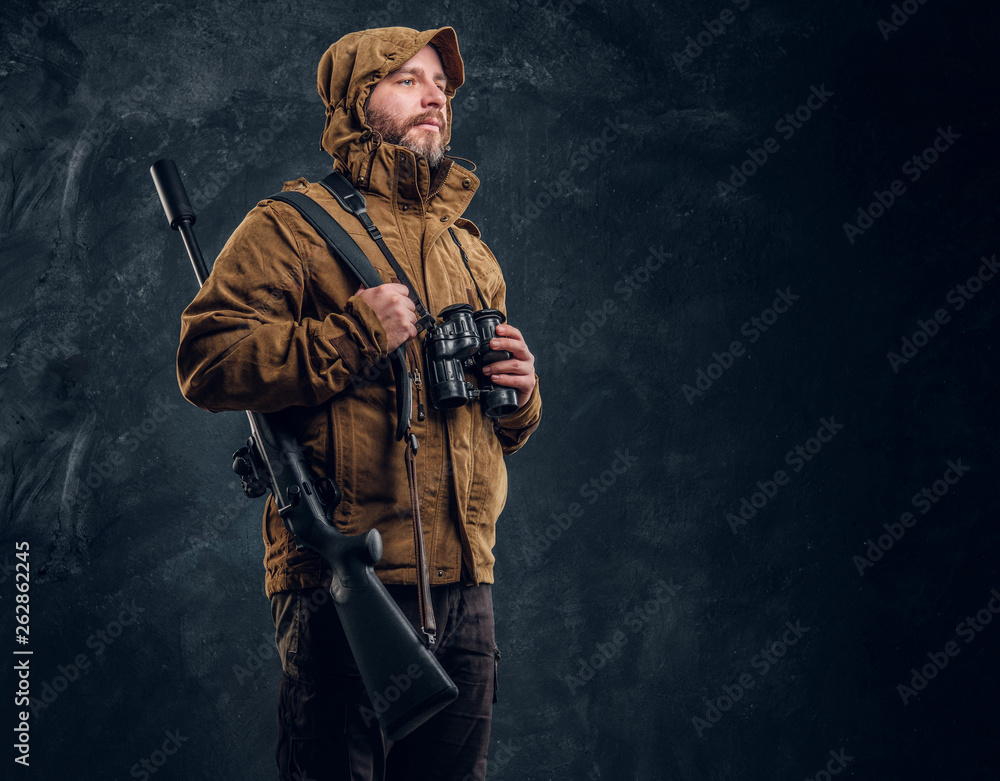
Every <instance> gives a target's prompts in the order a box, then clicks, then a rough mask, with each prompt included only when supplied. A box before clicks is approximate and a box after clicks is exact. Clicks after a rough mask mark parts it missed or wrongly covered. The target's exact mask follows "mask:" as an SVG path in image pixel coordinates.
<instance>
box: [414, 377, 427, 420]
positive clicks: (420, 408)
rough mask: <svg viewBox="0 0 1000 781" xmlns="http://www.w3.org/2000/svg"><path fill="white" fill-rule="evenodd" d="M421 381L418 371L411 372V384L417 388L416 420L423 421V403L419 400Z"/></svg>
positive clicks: (424, 416)
mask: <svg viewBox="0 0 1000 781" xmlns="http://www.w3.org/2000/svg"><path fill="white" fill-rule="evenodd" d="M422 384H423V383H421V381H420V372H417V371H415V372H413V385H414V387H415V388H416V389H417V420H419V421H423V420H424V418H426V417H427V416H426V415H425V414H424V405H423V403H422V402H421V401H420V388H421V386H422Z"/></svg>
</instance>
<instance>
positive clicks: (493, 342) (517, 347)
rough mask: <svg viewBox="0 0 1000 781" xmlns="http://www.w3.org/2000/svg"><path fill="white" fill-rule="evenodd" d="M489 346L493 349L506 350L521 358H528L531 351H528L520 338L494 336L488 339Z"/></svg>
mask: <svg viewBox="0 0 1000 781" xmlns="http://www.w3.org/2000/svg"><path fill="white" fill-rule="evenodd" d="M490 347H492V348H493V349H494V350H507V351H509V352H512V353H514V355H516V356H517V357H518V358H521V359H523V360H529V359H530V358H531V357H532V356H531V353H530V352H528V345H526V344H525V343H524V340H522V339H508V338H506V337H495V338H493V339H490Z"/></svg>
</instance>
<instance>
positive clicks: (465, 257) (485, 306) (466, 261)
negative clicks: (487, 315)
mask: <svg viewBox="0 0 1000 781" xmlns="http://www.w3.org/2000/svg"><path fill="white" fill-rule="evenodd" d="M448 233H450V234H451V240H452V241H453V242H455V246H456V247H458V251H459V252H460V253H462V262H463V263H464V264H465V268H466V270H468V272H469V276H470V277H472V284H473V285H475V286H476V293H477V294H478V295H479V300H480V302H481V303H482V305H483V309H490V308H491V307H490V305H489V304H487V303H486V299H485V298H483V291H482V290H480V289H479V283H478V282H476V278H475V277H473V276H472V268H471V267H470V266H469V256H468V255H466V254H465V250H464V249H463V248H462V245H461V244H459V243H458V236H456V235H455V231H453V230H452V229H451V228H448Z"/></svg>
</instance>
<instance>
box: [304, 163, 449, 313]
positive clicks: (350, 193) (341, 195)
mask: <svg viewBox="0 0 1000 781" xmlns="http://www.w3.org/2000/svg"><path fill="white" fill-rule="evenodd" d="M320 184H321V185H323V187H324V188H326V190H327V191H328V192H329V193H330V195H332V196H333V197H334V198H336V199H337V203H339V204H340V205H341V206H342V207H343V208H344V209H345V210H346V211H349V212H350V213H351V214H353V215H354V216H355V217H357V218H358V221H359V222H360V223H361V225H362V226H363V227H364V229H365V230H366V231H368V235H369V236H371V237H372V241H374V242H375V244H376V246H377V247H378V248H379V251H380V252H381V253H382V254H383V255H384V256H385V259H386V261H387V262H388V263H389V266H390V268H392V270H393V272H395V274H396V278H397V279H398V280H399V281H400V282H401V283H402V284H403V285H405V286H406V289H407V290H408V291H409V296H410V300H411V301H412V302H413V305H414V307H416V310H417V318H418V319H417V331H418V332H420V331H426V330H427V329H428V328H430V327H431V326H433V325H434V316H433V315H432V314H431V313H430V312H428V311H427V307H425V306H424V302H423V301H421V300H420V296H419V295H418V294H417V291H416V288H414V287H413V283H412V282H410V278H409V277H408V276H407V275H406V272H405V271H403V268H402V267H401V266H400V265H399V263H397V262H396V258H395V257H393V254H392V252H390V251H389V247H387V246H386V243H385V240H384V239H383V238H382V232H381V231H380V230H379V229H378V226H377V225H375V223H374V222H372V218H371V217H369V216H368V207H367V206H366V205H365V198H364V196H363V195H362V194H361V193H360V192H358V190H357V189H356V188H355V187H354V185H353V184H351V183H350V182H349V181H348V180H347V178H346V177H345V176H344V175H343V174H342V173H340V172H339V171H334V172H333V173H332V174H330V175H329V176H327V177H326V178H325V179H323V180H321V181H320Z"/></svg>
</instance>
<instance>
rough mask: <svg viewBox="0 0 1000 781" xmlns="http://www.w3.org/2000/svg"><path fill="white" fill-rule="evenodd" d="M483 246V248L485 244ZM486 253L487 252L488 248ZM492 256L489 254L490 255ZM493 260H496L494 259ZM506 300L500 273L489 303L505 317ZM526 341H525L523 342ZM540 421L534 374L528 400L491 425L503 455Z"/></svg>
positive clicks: (524, 439)
mask: <svg viewBox="0 0 1000 781" xmlns="http://www.w3.org/2000/svg"><path fill="white" fill-rule="evenodd" d="M483 246H484V247H485V244H484V245H483ZM487 251H489V249H488V248H487ZM492 254H493V253H492V252H491V253H490V255H492ZM495 260H496V258H494V261H495ZM498 265H499V264H498ZM506 298H507V285H506V283H505V282H504V279H503V274H502V273H501V275H500V288H499V290H498V291H497V293H496V294H495V296H494V297H493V301H492V302H491V303H492V306H493V308H494V309H499V310H500V311H501V312H503V314H504V317H506V316H507V301H506ZM511 325H513V326H514V327H515V328H516V327H517V324H516V323H512V324H511ZM527 341H528V340H527V339H525V342H527ZM528 349H529V350H530V349H531V345H528ZM541 420H542V397H541V394H540V392H539V382H538V372H535V387H534V388H532V389H531V395H530V396H529V397H528V400H527V401H526V402H525V403H524V404H523V405H522V406H521V407H519V408H518V410H517V412H515V413H514V414H513V415H508V416H507V417H505V418H501V419H500V420H498V421H495V422H494V423H493V431H494V433H495V434H496V435H497V439H499V440H500V447H501V449H502V450H503V454H504V455H505V456H509V455H510V454H511V453H516V452H517V451H518V450H520V449H521V448H522V447H524V443H525V442H527V441H528V437H530V436H531V434H532V433H533V432H534V431H535V429H536V428H538V424H539V423H540V422H541Z"/></svg>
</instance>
